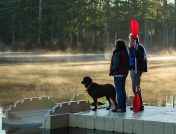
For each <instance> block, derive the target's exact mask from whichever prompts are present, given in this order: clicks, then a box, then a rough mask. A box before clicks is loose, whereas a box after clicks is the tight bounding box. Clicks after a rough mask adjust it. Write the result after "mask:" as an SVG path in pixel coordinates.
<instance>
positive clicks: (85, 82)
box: [81, 76, 92, 88]
mask: <svg viewBox="0 0 176 134" xmlns="http://www.w3.org/2000/svg"><path fill="white" fill-rule="evenodd" d="M81 83H82V84H83V85H84V86H85V87H86V88H87V87H88V86H89V85H90V84H91V83H92V79H91V78H90V77H89V76H86V77H84V78H83V80H82V81H81Z"/></svg>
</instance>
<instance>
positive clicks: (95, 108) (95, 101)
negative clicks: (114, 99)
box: [92, 98, 97, 111]
mask: <svg viewBox="0 0 176 134" xmlns="http://www.w3.org/2000/svg"><path fill="white" fill-rule="evenodd" d="M93 100H94V104H95V107H94V109H92V111H96V110H97V98H93Z"/></svg>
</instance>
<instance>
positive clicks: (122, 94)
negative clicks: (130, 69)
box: [114, 75, 127, 110]
mask: <svg viewBox="0 0 176 134" xmlns="http://www.w3.org/2000/svg"><path fill="white" fill-rule="evenodd" d="M126 77H127V76H126V75H124V76H122V77H114V85H115V89H116V93H117V103H118V105H117V108H118V109H122V110H126V91H125V82H126Z"/></svg>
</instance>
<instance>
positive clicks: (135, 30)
mask: <svg viewBox="0 0 176 134" xmlns="http://www.w3.org/2000/svg"><path fill="white" fill-rule="evenodd" d="M130 28H131V33H132V35H133V36H134V38H137V36H138V32H139V25H138V22H137V21H136V20H135V19H131V21H130Z"/></svg>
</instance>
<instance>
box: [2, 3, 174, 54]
mask: <svg viewBox="0 0 176 134" xmlns="http://www.w3.org/2000/svg"><path fill="white" fill-rule="evenodd" d="M0 7H1V8H0V44H1V45H0V47H1V49H5V48H9V49H12V50H20V49H24V50H32V49H36V48H38V49H40V48H41V49H51V50H56V49H58V50H66V49H67V48H71V49H75V50H81V51H97V50H98V51H104V50H105V49H110V48H112V47H113V45H114V44H113V43H114V41H115V40H116V39H117V38H122V39H124V40H128V34H129V32H130V27H129V22H130V19H131V18H136V19H137V20H138V22H139V26H140V32H139V36H140V40H141V42H142V43H143V44H144V45H146V47H148V48H151V47H153V48H155V49H157V48H158V47H163V48H166V49H169V48H176V39H175V37H176V15H175V14H176V0H173V1H172V3H170V2H169V1H168V0H1V1H0Z"/></svg>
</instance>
